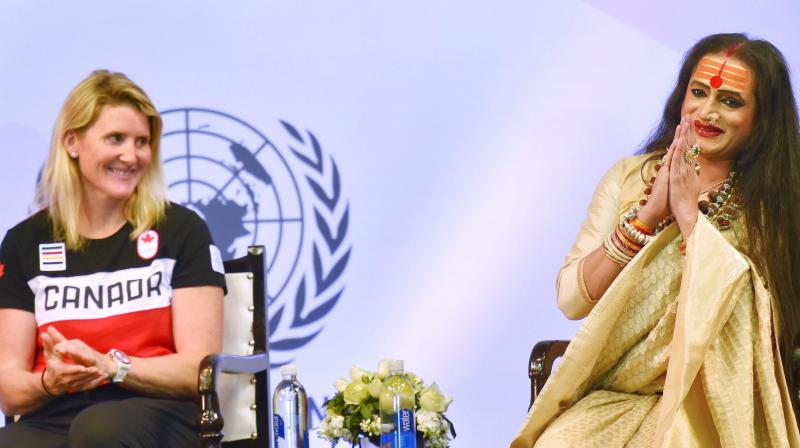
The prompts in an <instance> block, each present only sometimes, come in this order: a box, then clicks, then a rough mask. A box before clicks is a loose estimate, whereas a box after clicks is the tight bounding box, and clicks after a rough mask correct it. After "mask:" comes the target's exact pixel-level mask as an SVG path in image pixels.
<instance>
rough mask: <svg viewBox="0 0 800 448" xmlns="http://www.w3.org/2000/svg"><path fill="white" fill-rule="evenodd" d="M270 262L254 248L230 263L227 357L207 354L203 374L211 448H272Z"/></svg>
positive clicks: (206, 441) (205, 439) (206, 440)
mask: <svg viewBox="0 0 800 448" xmlns="http://www.w3.org/2000/svg"><path fill="white" fill-rule="evenodd" d="M264 258H265V253H264V247H263V246H250V247H249V248H248V250H247V255H245V256H243V257H241V258H237V259H235V260H229V261H225V263H224V264H225V281H226V282H227V286H228V294H227V295H226V296H225V336H224V346H223V353H217V354H213V355H208V356H206V357H205V359H203V361H202V362H201V363H200V370H199V373H198V375H199V378H198V391H199V393H200V405H201V412H200V417H199V418H198V421H197V424H198V436H199V437H200V439H201V441H202V443H203V446H204V447H206V448H212V447H213V448H220V447H224V448H255V447H265V446H269V440H270V418H269V403H268V398H267V397H268V395H269V391H270V388H269V375H268V373H269V350H268V342H267V331H268V329H267V302H266V293H265V292H266V280H265V275H264ZM221 374H226V375H221ZM220 402H222V406H220ZM226 420H227V425H226ZM234 424H235V425H236V428H233V425H234ZM223 434H224V438H223Z"/></svg>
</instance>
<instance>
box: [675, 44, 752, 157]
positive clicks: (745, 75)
mask: <svg viewBox="0 0 800 448" xmlns="http://www.w3.org/2000/svg"><path fill="white" fill-rule="evenodd" d="M730 53H731V52H725V51H722V52H719V53H710V54H707V55H705V56H703V57H702V58H701V59H700V62H698V64H697V67H696V68H695V71H694V74H693V75H692V78H691V79H690V80H689V85H688V86H687V88H686V94H685V96H684V99H683V105H682V106H681V114H682V115H689V118H690V120H691V122H692V123H693V125H694V126H693V130H694V134H695V137H696V138H697V143H698V144H699V145H700V148H702V153H701V157H703V158H706V159H714V160H733V159H734V158H735V156H736V153H737V152H738V151H739V150H740V149H741V146H742V143H743V142H744V141H745V140H746V139H747V137H748V135H749V134H750V130H751V129H752V127H753V120H754V117H755V107H756V99H755V94H754V86H755V80H754V77H755V74H754V73H753V72H752V70H750V68H749V67H747V65H745V64H744V62H742V61H741V60H740V59H739V58H737V57H736V56H733V55H731V54H730Z"/></svg>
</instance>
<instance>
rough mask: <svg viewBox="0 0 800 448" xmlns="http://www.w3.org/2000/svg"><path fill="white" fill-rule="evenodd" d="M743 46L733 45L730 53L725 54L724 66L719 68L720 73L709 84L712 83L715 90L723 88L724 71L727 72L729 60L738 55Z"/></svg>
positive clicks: (739, 44) (740, 43)
mask: <svg viewBox="0 0 800 448" xmlns="http://www.w3.org/2000/svg"><path fill="white" fill-rule="evenodd" d="M741 46H742V42H739V43H738V44H734V45H731V46H730V47H729V48H728V51H726V52H725V60H724V61H722V65H721V66H720V67H719V72H717V74H716V75H715V76H712V77H711V79H710V80H709V82H710V83H711V87H713V88H715V89H719V88H720V87H722V71H723V70H725V66H726V65H728V59H730V57H731V56H733V55H734V53H736V51H737V50H738V49H739V47H741Z"/></svg>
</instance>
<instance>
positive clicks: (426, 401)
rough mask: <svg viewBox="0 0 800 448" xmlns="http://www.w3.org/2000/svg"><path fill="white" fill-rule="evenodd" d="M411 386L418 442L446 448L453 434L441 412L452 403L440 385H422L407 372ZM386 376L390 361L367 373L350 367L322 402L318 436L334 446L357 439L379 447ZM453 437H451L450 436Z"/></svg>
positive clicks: (417, 378)
mask: <svg viewBox="0 0 800 448" xmlns="http://www.w3.org/2000/svg"><path fill="white" fill-rule="evenodd" d="M406 375H407V376H408V378H409V379H410V380H411V383H412V385H413V386H414V403H415V409H414V415H415V416H416V428H417V441H418V442H424V445H422V444H421V443H418V445H419V446H424V447H425V448H447V447H448V446H449V444H450V440H452V439H453V438H455V436H456V433H455V429H454V428H453V424H452V423H451V422H450V420H448V419H447V417H445V416H444V413H445V412H446V411H447V407H448V406H450V403H451V402H452V401H453V398H452V397H445V396H444V395H443V394H442V391H441V390H439V386H437V385H436V383H432V384H431V385H430V386H425V382H424V381H423V380H422V378H420V377H418V376H417V375H414V374H413V373H411V372H406ZM387 376H389V361H388V360H382V361H381V362H380V363H378V370H377V371H375V372H370V371H367V370H363V369H361V368H359V367H357V366H353V367H352V368H350V380H349V381H348V380H346V379H344V378H340V379H338V380H337V381H336V384H335V385H334V386H335V387H336V394H335V395H334V396H333V398H331V399H330V400H328V401H327V402H326V403H325V408H326V415H325V418H324V419H323V420H322V424H321V425H320V427H319V428H318V430H317V433H318V434H319V437H321V438H323V439H325V440H328V441H330V442H331V446H335V445H336V444H338V443H339V441H347V442H350V443H351V444H352V445H353V446H356V444H358V443H359V439H361V438H368V439H370V441H371V442H372V443H373V444H374V445H379V444H380V443H379V438H380V434H381V419H380V411H379V408H378V397H379V395H380V391H381V387H382V386H383V380H384V378H386V377H387ZM451 436H452V437H451Z"/></svg>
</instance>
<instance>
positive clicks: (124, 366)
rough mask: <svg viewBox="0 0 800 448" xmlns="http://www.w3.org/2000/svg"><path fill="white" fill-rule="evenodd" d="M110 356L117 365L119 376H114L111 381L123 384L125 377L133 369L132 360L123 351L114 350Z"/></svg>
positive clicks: (110, 351) (109, 353) (110, 352)
mask: <svg viewBox="0 0 800 448" xmlns="http://www.w3.org/2000/svg"><path fill="white" fill-rule="evenodd" d="M108 356H109V357H110V358H111V360H112V361H114V362H115V363H116V364H117V374H116V375H114V378H112V379H111V382H112V383H121V382H122V381H123V380H124V379H125V376H126V375H127V374H128V370H130V369H131V358H129V357H128V355H126V354H125V352H123V351H122V350H117V349H115V348H112V349H111V350H109V351H108Z"/></svg>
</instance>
